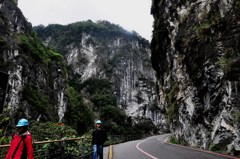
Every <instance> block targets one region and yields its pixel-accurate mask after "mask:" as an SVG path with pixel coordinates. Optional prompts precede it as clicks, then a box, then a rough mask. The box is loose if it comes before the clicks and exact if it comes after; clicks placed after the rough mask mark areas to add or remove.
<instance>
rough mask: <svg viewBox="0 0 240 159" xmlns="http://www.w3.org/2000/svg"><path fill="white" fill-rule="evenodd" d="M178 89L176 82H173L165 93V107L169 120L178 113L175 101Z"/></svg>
mask: <svg viewBox="0 0 240 159" xmlns="http://www.w3.org/2000/svg"><path fill="white" fill-rule="evenodd" d="M178 91H179V88H178V86H177V84H174V85H173V86H172V88H171V90H170V91H169V93H167V96H166V98H167V102H168V108H167V117H168V120H169V121H173V119H174V118H175V117H176V116H177V113H178V107H177V101H176V94H177V92H178Z"/></svg>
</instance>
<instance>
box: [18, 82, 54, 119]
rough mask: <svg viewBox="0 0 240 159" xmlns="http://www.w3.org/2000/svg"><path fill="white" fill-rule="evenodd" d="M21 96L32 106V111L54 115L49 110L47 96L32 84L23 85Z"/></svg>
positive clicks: (49, 105) (49, 104)
mask: <svg viewBox="0 0 240 159" xmlns="http://www.w3.org/2000/svg"><path fill="white" fill-rule="evenodd" d="M22 93H23V98H24V99H25V100H26V101H27V102H28V103H29V104H30V105H31V106H32V107H33V109H32V110H33V111H37V112H39V113H41V114H45V115H47V116H48V117H50V118H52V117H54V115H53V114H51V113H53V112H51V111H49V109H50V108H51V107H52V105H51V103H50V100H49V97H48V96H46V95H45V94H44V93H42V92H40V91H39V90H38V89H37V88H35V87H34V86H32V85H25V86H24V88H23V92H22Z"/></svg>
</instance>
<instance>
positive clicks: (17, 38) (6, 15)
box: [0, 0, 68, 121]
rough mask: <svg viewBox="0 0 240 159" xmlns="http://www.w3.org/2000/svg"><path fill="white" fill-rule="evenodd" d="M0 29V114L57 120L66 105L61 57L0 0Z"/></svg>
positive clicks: (7, 0) (11, 6) (12, 5)
mask: <svg viewBox="0 0 240 159" xmlns="http://www.w3.org/2000/svg"><path fill="white" fill-rule="evenodd" d="M0 28H1V30H0V71H1V72H2V73H3V75H6V76H7V78H8V79H7V81H8V82H7V86H5V87H7V92H5V94H6V98H5V103H4V105H3V106H2V105H1V109H0V110H1V112H0V113H3V112H5V113H8V114H10V116H11V117H16V118H20V117H27V118H28V119H31V120H42V121H47V120H51V121H61V120H62V119H63V116H64V112H65V109H66V106H67V103H68V102H67V101H68V100H67V98H66V89H67V83H66V82H67V80H66V73H65V71H64V65H63V58H62V56H61V55H60V54H57V53H55V52H53V51H52V50H50V49H48V48H46V47H44V45H43V43H42V42H41V41H40V40H39V39H38V38H37V37H36V35H35V34H34V32H33V30H32V26H31V24H30V23H29V22H27V20H26V19H25V18H24V16H23V15H22V12H21V11H20V9H19V8H17V6H16V3H13V2H12V1H10V0H0ZM2 80H3V76H1V83H2ZM3 91H5V90H1V92H3ZM23 114H24V115H23Z"/></svg>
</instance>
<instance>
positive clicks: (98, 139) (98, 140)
mask: <svg viewBox="0 0 240 159" xmlns="http://www.w3.org/2000/svg"><path fill="white" fill-rule="evenodd" d="M106 140H107V132H106V130H104V129H100V130H98V129H95V130H94V131H93V132H92V144H93V145H99V144H102V145H103V144H104V142H105V141H106Z"/></svg>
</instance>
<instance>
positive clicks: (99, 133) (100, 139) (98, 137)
mask: <svg viewBox="0 0 240 159" xmlns="http://www.w3.org/2000/svg"><path fill="white" fill-rule="evenodd" d="M106 140H107V132H106V130H104V129H103V128H102V121H101V120H97V121H96V129H95V130H94V131H93V132H92V145H93V159H98V156H99V159H103V144H104V143H105V141H106Z"/></svg>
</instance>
